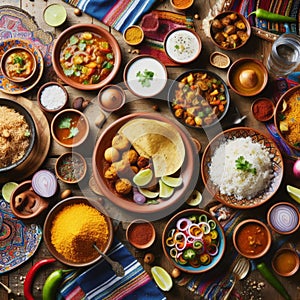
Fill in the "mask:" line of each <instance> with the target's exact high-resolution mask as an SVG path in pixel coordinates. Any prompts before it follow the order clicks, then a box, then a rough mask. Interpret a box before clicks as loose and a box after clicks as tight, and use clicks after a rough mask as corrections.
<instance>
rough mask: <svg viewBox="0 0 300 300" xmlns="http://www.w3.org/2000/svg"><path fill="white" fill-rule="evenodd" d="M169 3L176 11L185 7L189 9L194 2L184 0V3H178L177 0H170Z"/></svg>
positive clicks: (192, 0)
mask: <svg viewBox="0 0 300 300" xmlns="http://www.w3.org/2000/svg"><path fill="white" fill-rule="evenodd" d="M170 3H171V5H172V7H173V8H175V9H176V10H178V11H184V10H186V9H189V8H191V7H192V5H193V4H194V0H189V1H186V3H184V4H183V3H180V1H177V0H170Z"/></svg>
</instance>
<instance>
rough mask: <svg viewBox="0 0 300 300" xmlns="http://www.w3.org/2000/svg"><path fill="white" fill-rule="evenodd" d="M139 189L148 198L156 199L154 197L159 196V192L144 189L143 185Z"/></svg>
mask: <svg viewBox="0 0 300 300" xmlns="http://www.w3.org/2000/svg"><path fill="white" fill-rule="evenodd" d="M138 190H139V192H140V193H141V194H142V195H144V196H145V197H146V198H149V199H154V198H156V197H158V195H159V192H152V191H150V190H148V189H144V188H141V187H138Z"/></svg>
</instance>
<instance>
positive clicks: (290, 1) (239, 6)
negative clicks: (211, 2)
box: [229, 0, 300, 34]
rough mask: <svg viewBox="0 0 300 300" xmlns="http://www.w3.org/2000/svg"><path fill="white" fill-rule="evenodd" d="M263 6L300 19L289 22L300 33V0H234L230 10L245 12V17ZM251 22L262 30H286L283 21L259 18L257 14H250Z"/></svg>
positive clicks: (282, 31)
mask: <svg viewBox="0 0 300 300" xmlns="http://www.w3.org/2000/svg"><path fill="white" fill-rule="evenodd" d="M258 8H262V9H264V10H267V11H270V12H273V13H277V14H281V15H285V16H290V17H293V18H296V19H297V20H298V22H297V23H291V24H289V27H290V31H291V32H293V33H296V34H299V31H300V25H299V24H300V0H282V1H276V0H243V1H240V0H233V1H231V5H230V6H229V9H230V10H234V11H237V12H239V13H241V14H243V15H244V16H245V17H248V15H249V14H250V13H251V12H252V11H254V10H256V9H258ZM249 21H250V24H251V25H252V26H254V27H257V28H260V29H262V30H265V31H268V32H272V33H275V34H280V33H284V32H286V29H285V27H284V24H283V23H278V22H269V21H266V20H262V19H258V18H256V17H255V16H250V18H249Z"/></svg>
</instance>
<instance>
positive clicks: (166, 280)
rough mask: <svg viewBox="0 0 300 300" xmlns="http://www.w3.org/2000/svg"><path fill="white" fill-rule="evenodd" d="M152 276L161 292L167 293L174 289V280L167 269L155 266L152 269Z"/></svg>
mask: <svg viewBox="0 0 300 300" xmlns="http://www.w3.org/2000/svg"><path fill="white" fill-rule="evenodd" d="M151 274H152V276H153V279H154V281H155V283H156V284H157V285H158V287H159V288H160V289H161V290H163V291H165V292H167V291H169V290H170V289H171V288H172V286H173V281H172V278H171V276H170V275H169V273H168V272H167V271H166V270H165V269H163V268H162V267H159V266H154V267H152V268H151Z"/></svg>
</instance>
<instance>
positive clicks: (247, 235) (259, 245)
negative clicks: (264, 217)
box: [232, 219, 272, 259]
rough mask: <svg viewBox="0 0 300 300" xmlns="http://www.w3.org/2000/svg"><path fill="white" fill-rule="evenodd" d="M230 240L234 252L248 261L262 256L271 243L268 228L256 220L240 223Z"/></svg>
mask: <svg viewBox="0 0 300 300" xmlns="http://www.w3.org/2000/svg"><path fill="white" fill-rule="evenodd" d="M232 239H233V245H234V247H235V249H236V251H237V252H239V253H240V254H241V255H242V256H244V257H247V258H250V259H256V258H260V257H262V256H264V255H265V254H266V253H267V252H268V251H269V249H270V247H271V243H272V236H271V232H270V230H269V228H268V227H267V225H266V224H264V223H263V222H261V221H259V220H256V219H246V220H244V221H242V222H240V223H239V224H238V225H237V226H236V227H235V229H234V231H233V235H232Z"/></svg>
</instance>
